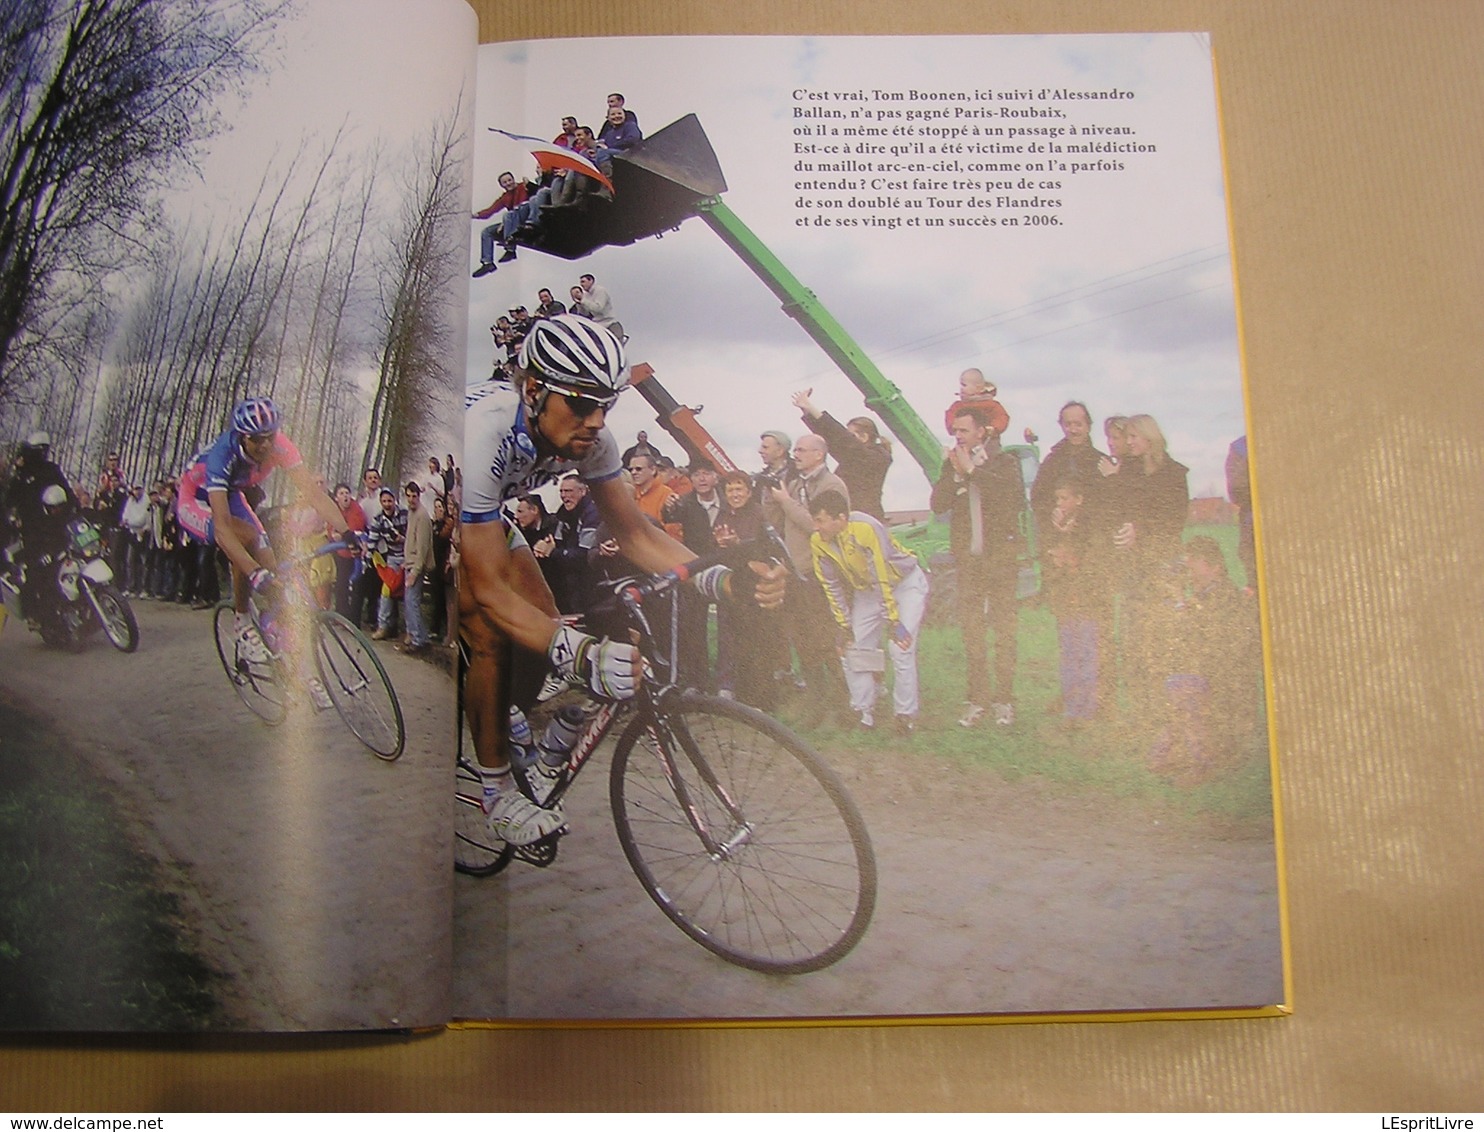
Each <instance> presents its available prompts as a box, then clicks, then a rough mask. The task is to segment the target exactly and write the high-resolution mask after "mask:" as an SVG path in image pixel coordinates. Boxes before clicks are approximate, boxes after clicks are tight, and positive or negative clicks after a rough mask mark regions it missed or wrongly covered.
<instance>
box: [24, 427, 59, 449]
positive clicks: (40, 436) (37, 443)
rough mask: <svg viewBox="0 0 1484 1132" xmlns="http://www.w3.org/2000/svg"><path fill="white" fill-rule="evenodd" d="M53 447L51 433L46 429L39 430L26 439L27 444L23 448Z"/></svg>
mask: <svg viewBox="0 0 1484 1132" xmlns="http://www.w3.org/2000/svg"><path fill="white" fill-rule="evenodd" d="M51 446H52V437H51V433H49V432H47V431H45V430H44V429H37V430H36V431H35V432H33V433H32V434H31V435H30V436H28V437H26V442H25V444H23V445H22V447H23V448H50V447H51Z"/></svg>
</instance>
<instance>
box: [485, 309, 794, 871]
mask: <svg viewBox="0 0 1484 1132" xmlns="http://www.w3.org/2000/svg"><path fill="white" fill-rule="evenodd" d="M519 371H520V372H519V375H518V376H517V378H516V380H515V382H514V383H511V382H504V381H488V382H485V383H483V384H481V385H476V386H471V387H470V388H469V390H468V392H467V394H466V396H465V402H464V408H465V419H464V449H465V451H464V462H465V476H464V503H463V510H462V516H461V518H462V523H463V532H462V550H461V555H460V560H459V617H460V627H461V631H462V634H463V636H464V639H465V641H466V643H467V644H468V646H469V669H468V673H467V675H466V682H465V698H464V699H465V707H466V711H467V713H468V718H469V726H470V730H471V731H472V732H473V736H474V751H475V756H476V758H477V759H478V762H479V771H480V776H481V778H482V780H483V784H484V792H485V811H486V813H487V814H488V820H489V826H490V829H491V832H492V833H493V834H494V835H495V836H496V837H498V838H500V839H501V840H503V841H505V842H507V843H509V844H511V845H529V844H531V843H533V842H535V841H539V840H540V839H541V838H543V837H547V836H550V835H552V834H555V833H558V832H560V831H561V830H562V829H563V828H565V822H564V819H563V817H562V814H561V812H560V810H558V809H550V810H548V809H542V808H541V807H540V806H538V805H536V804H535V803H533V802H532V801H530V800H529V799H528V798H526V797H524V796H523V795H521V793H520V792H519V791H518V790H517V788H516V787H515V785H514V784H513V780H512V777H511V774H510V764H509V758H508V754H507V751H506V746H505V742H504V738H505V737H504V735H503V724H504V722H505V720H506V718H507V710H508V705H507V703H506V702H505V692H506V689H507V688H508V685H509V680H508V673H509V671H510V664H511V645H512V644H515V645H519V646H521V647H522V648H525V649H528V650H530V651H532V652H535V653H538V654H541V655H544V656H546V657H547V658H549V659H550V661H551V663H552V665H553V667H555V669H556V671H557V673H558V675H560V676H562V677H565V678H567V679H570V680H573V681H577V682H581V683H583V684H585V685H586V686H587V687H588V688H589V689H590V690H591V691H593V692H594V693H595V694H597V695H600V696H605V697H608V698H611V699H626V698H628V697H630V696H632V695H634V693H635V691H636V690H637V689H638V685H639V681H640V680H641V678H642V666H641V662H640V657H639V650H638V649H637V648H636V647H635V646H633V645H631V644H627V643H619V642H616V641H610V640H601V641H600V640H598V639H596V638H594V637H591V636H588V635H587V634H585V633H582V632H580V631H578V630H577V629H576V628H574V627H573V626H571V625H566V624H563V622H562V620H561V615H560V614H559V613H558V612H557V607H556V602H555V600H554V599H553V598H552V595H551V590H550V589H549V588H547V585H546V581H545V579H544V578H543V577H542V576H541V569H540V567H539V565H538V564H537V562H536V558H535V556H534V555H533V554H532V553H531V552H530V550H529V548H528V547H527V546H526V545H525V540H524V539H523V538H522V537H521V536H520V534H519V532H518V531H516V530H515V529H514V527H513V526H512V525H511V524H510V523H508V522H507V521H506V519H505V516H504V513H503V511H502V510H501V504H503V503H504V502H505V501H506V500H508V499H511V498H513V497H514V496H516V495H520V494H522V493H524V492H528V491H532V490H534V489H535V488H537V487H539V486H540V485H542V484H544V483H550V482H552V481H554V480H556V479H557V478H559V477H560V476H562V475H564V474H565V473H567V472H571V471H574V470H575V471H576V472H577V473H578V474H579V475H581V476H582V478H583V480H585V481H586V483H587V485H588V490H589V491H590V492H591V493H592V497H593V500H594V502H595V503H596V504H597V507H598V513H599V514H600V515H601V516H602V518H603V519H604V521H605V522H606V523H607V525H608V527H609V529H610V530H612V531H613V532H614V533H615V535H616V537H617V539H618V543H619V545H620V546H621V547H622V548H623V553H624V555H625V557H627V558H628V559H629V560H630V561H631V562H633V563H634V564H635V565H636V566H637V567H639V569H641V570H644V571H647V572H649V573H662V572H664V571H667V570H673V569H675V568H676V567H681V566H684V565H686V564H688V563H691V562H693V561H694V560H695V558H696V555H695V554H694V553H693V552H691V551H689V550H687V549H686V548H685V547H684V546H682V545H681V544H680V543H678V542H676V541H675V540H674V539H672V538H671V537H670V536H669V535H667V534H665V532H664V531H663V530H661V529H660V528H658V527H656V526H654V525H652V524H651V523H650V522H649V520H648V519H647V518H646V517H645V516H644V514H643V512H641V511H640V510H639V506H638V504H637V503H635V502H634V496H633V492H632V491H631V490H629V489H628V487H627V485H625V484H624V483H623V482H622V481H621V480H620V478H619V474H620V472H621V471H622V470H623V469H622V465H621V462H620V459H619V450H618V446H617V444H615V443H614V440H613V437H612V435H611V434H610V433H609V432H608V429H607V428H606V427H604V420H605V417H606V414H607V412H608V410H610V409H611V408H612V407H613V405H614V404H615V403H616V402H617V401H618V396H619V394H620V393H621V392H623V390H624V389H625V388H627V386H628V383H629V371H628V367H627V365H626V364H625V362H624V356H623V346H622V345H621V344H620V343H619V341H618V339H617V338H615V337H614V336H613V334H612V333H611V332H610V331H608V330H606V329H604V328H603V327H601V326H599V325H597V324H596V323H594V322H591V321H589V320H588V319H585V318H583V317H581V316H580V315H571V314H566V315H557V316H556V317H554V318H550V319H539V320H537V321H536V322H535V323H534V324H533V325H532V327H531V329H530V331H529V332H528V333H527V335H526V339H525V342H524V343H523V344H522V346H521V350H520V356H519ZM750 567H751V570H750V576H734V575H733V573H732V571H730V570H728V569H727V568H726V567H724V566H712V567H708V568H706V569H703V570H701V571H699V572H698V573H696V574H695V576H694V577H693V579H692V581H693V582H694V584H695V586H696V588H697V589H698V590H700V591H701V592H702V594H704V595H705V596H707V597H708V598H711V599H716V598H718V597H722V598H731V597H732V596H733V590H734V586H735V588H736V589H737V590H739V591H741V592H739V593H738V595H737V596H739V597H741V596H744V594H745V593H746V592H750V593H751V594H752V596H753V598H754V600H756V601H757V602H758V604H759V605H761V606H763V607H765V608H775V607H776V606H778V605H780V604H781V603H782V600H783V589H784V576H785V573H786V570H785V568H784V567H783V566H782V565H781V564H778V563H763V562H756V563H751V564H750Z"/></svg>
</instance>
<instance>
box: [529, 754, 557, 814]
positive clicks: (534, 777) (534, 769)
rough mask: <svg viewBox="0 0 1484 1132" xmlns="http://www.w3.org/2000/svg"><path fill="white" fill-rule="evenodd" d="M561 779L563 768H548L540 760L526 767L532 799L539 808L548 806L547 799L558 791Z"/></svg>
mask: <svg viewBox="0 0 1484 1132" xmlns="http://www.w3.org/2000/svg"><path fill="white" fill-rule="evenodd" d="M561 777H562V769H561V767H555V766H547V765H546V764H545V763H544V762H542V761H541V760H540V759H539V758H538V759H537V760H536V761H535V762H533V763H532V764H531V765H530V766H528V767H526V786H527V787H529V788H530V791H531V797H532V798H534V799H535V801H536V804H537V805H538V806H542V805H545V804H546V799H548V798H550V797H551V792H552V791H553V790H555V789H556V784H557V782H558V781H560V779H561Z"/></svg>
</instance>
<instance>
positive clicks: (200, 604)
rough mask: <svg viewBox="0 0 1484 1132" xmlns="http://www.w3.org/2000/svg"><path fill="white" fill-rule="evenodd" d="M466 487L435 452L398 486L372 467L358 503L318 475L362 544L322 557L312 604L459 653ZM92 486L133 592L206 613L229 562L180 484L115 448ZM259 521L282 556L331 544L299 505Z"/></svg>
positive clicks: (111, 555) (313, 577)
mask: <svg viewBox="0 0 1484 1132" xmlns="http://www.w3.org/2000/svg"><path fill="white" fill-rule="evenodd" d="M17 466H18V465H17ZM462 481H463V473H462V470H461V469H460V468H459V467H458V466H457V464H456V463H455V461H454V457H453V455H452V453H449V454H446V455H445V456H443V457H442V458H439V457H438V456H436V455H430V456H428V458H427V461H426V466H425V468H424V469H423V470H420V471H419V472H417V473H414V474H412V475H410V476H408V478H407V480H406V482H405V483H404V484H402V485H401V486H400V487H399V488H398V489H397V490H393V489H392V488H391V487H387V486H383V484H382V480H381V473H380V470H379V469H377V468H367V469H366V471H365V473H364V474H363V476H362V481H361V486H362V491H361V495H360V497H359V498H357V496H356V493H355V491H354V490H353V489H352V488H351V486H350V485H349V484H346V483H338V484H335V485H334V487H333V489H331V488H330V487H329V486H328V485H327V484H326V482H325V481H324V480H323V479H322V478H320V479H318V480H317V483H318V485H319V487H320V488H321V489H322V490H325V491H326V493H327V494H328V495H330V496H331V497H332V498H333V499H334V500H335V503H336V505H337V506H338V507H339V508H340V513H341V515H342V517H343V518H344V520H345V523H346V526H347V527H349V528H350V529H351V530H352V531H355V532H357V533H358V534H362V535H363V536H364V539H365V542H364V546H363V547H362V548H357V549H353V550H340V551H337V552H335V553H334V554H331V555H325V556H323V557H320V558H317V559H315V560H314V562H313V563H312V564H311V567H310V574H309V583H310V588H311V591H312V593H313V595H314V597H315V600H316V601H317V602H318V603H319V604H320V605H321V607H323V608H325V609H335V610H337V611H338V612H340V613H341V614H342V615H344V616H346V617H348V618H350V620H351V621H353V622H354V623H356V624H357V625H358V626H361V627H364V628H367V629H368V630H370V631H371V632H372V635H373V636H374V637H375V638H376V639H378V640H386V639H389V638H393V637H395V636H397V635H398V623H399V620H400V622H401V630H402V639H401V642H400V646H401V647H402V648H403V649H404V650H405V651H408V652H411V653H413V654H418V653H422V652H426V651H428V649H429V648H430V647H431V646H432V643H433V642H434V641H438V642H439V643H441V644H442V645H444V646H446V647H453V645H454V644H455V642H456V637H457V610H458V602H457V596H456V591H455V586H454V581H455V574H456V570H457V565H458V541H459V525H458V516H459V501H460V497H461V494H462ZM93 482H94V486H93V487H92V488H91V489H89V488H78V489H77V490H76V492H75V500H76V507H77V511H78V513H79V514H81V515H82V516H83V517H85V518H87V519H88V520H89V521H91V522H92V523H93V524H94V526H96V527H97V528H98V530H99V532H100V534H101V535H102V539H103V542H104V545H105V546H106V548H107V550H106V557H107V560H108V563H109V565H110V567H111V568H112V570H113V572H114V577H115V580H116V583H117V585H118V586H119V588H120V589H121V590H122V591H123V592H124V593H125V594H126V596H128V597H130V598H134V599H136V600H146V601H160V602H171V603H176V604H180V605H186V606H189V607H191V608H192V609H198V610H200V609H209V608H211V607H213V606H215V605H216V604H217V603H218V602H220V601H221V600H222V597H223V593H224V588H225V586H224V582H225V578H226V562H225V559H224V557H223V555H222V553H221V551H220V550H219V549H218V548H217V547H216V546H214V545H211V544H208V543H204V542H201V541H200V540H198V539H195V538H193V537H192V536H191V535H190V534H189V533H187V532H186V531H185V530H184V529H183V528H182V527H181V525H180V523H179V521H178V518H177V492H178V490H179V479H178V477H175V476H170V475H161V476H159V477H157V478H155V479H154V480H152V481H150V482H149V483H148V484H146V483H145V482H143V481H142V480H136V479H135V478H134V477H132V476H130V475H129V474H127V473H126V472H125V471H124V469H123V467H122V465H121V461H120V458H119V453H117V452H109V453H108V454H107V456H106V457H105V459H104V462H103V467H102V468H101V469H100V470H99V473H98V476H97V479H96V480H95V481H93ZM251 490H255V491H256V490H258V489H251ZM399 496H400V498H399ZM261 513H262V514H263V517H264V520H265V524H266V526H267V528H268V531H269V533H270V536H271V537H272V538H273V540H274V543H275V545H276V546H277V547H278V548H279V551H280V553H281V554H282V555H284V556H288V555H297V554H305V553H308V552H310V551H313V550H315V549H317V548H318V547H320V546H323V545H325V544H326V543H327V542H328V541H329V539H330V532H329V531H327V530H326V529H325V526H324V523H323V521H322V520H321V519H320V518H319V517H318V513H317V512H316V511H315V510H314V509H313V508H312V507H308V506H306V505H305V502H304V501H303V500H295V501H292V502H290V503H289V504H288V505H286V506H283V507H277V508H272V507H269V508H263V509H262V510H261ZM22 537H23V532H22Z"/></svg>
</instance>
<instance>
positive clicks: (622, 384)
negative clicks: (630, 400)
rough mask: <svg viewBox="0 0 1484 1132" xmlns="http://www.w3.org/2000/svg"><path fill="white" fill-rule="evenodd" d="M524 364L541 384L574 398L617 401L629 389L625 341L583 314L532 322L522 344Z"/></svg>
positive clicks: (521, 355) (521, 366)
mask: <svg viewBox="0 0 1484 1132" xmlns="http://www.w3.org/2000/svg"><path fill="white" fill-rule="evenodd" d="M519 364H520V368H521V369H523V370H525V371H526V372H527V373H529V374H530V375H531V376H532V377H534V378H535V379H536V381H537V383H538V384H540V385H542V386H544V387H545V388H547V389H550V390H554V391H556V392H558V393H566V394H570V395H572V396H575V397H595V398H597V399H599V400H612V399H613V398H616V397H617V396H618V395H619V394H620V393H622V392H623V391H624V390H625V389H627V388H628V385H629V366H628V363H627V362H626V361H625V360H624V351H623V343H621V342H620V341H619V340H618V339H617V338H616V337H614V334H613V332H612V331H611V330H609V329H607V328H606V327H603V326H599V325H598V324H597V323H596V322H593V321H592V320H591V319H587V318H583V317H582V316H581V315H580V314H559V315H556V316H554V317H552V318H541V319H537V320H536V321H535V322H533V323H532V324H531V328H530V330H528V331H527V332H526V337H525V341H524V342H522V343H521V346H520V357H519Z"/></svg>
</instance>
